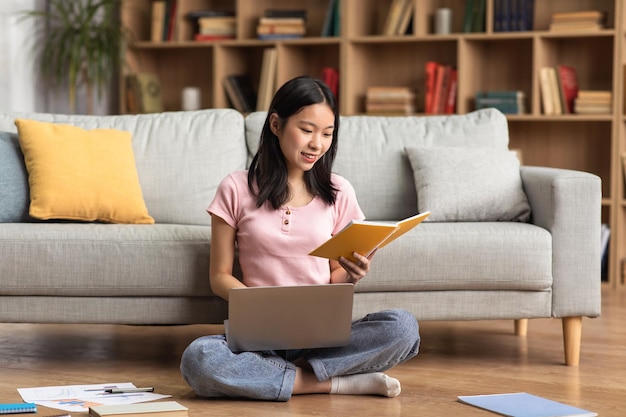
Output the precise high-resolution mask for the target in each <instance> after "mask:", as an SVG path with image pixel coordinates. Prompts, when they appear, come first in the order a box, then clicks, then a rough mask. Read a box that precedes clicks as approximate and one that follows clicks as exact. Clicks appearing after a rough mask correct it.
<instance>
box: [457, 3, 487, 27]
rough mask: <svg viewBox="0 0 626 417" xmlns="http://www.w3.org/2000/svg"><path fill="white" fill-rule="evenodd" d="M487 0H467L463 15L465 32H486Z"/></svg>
mask: <svg viewBox="0 0 626 417" xmlns="http://www.w3.org/2000/svg"><path fill="white" fill-rule="evenodd" d="M486 10H487V0H467V1H466V2H465V14H464V17H463V32H465V33H472V32H474V33H475V32H484V31H485V12H486Z"/></svg>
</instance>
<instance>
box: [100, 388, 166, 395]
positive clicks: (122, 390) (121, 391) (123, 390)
mask: <svg viewBox="0 0 626 417" xmlns="http://www.w3.org/2000/svg"><path fill="white" fill-rule="evenodd" d="M153 391H154V387H147V388H118V389H105V390H104V392H105V393H107V394H129V393H132V392H153Z"/></svg>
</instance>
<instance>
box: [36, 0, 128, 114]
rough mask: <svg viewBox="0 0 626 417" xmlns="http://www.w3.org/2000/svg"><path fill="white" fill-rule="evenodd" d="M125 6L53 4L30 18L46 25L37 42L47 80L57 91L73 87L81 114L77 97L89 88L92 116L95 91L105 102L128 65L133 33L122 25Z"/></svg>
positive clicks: (91, 0)
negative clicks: (105, 95) (129, 38)
mask: <svg viewBox="0 0 626 417" xmlns="http://www.w3.org/2000/svg"><path fill="white" fill-rule="evenodd" d="M119 7H120V0H48V2H47V5H46V9H45V10H44V11H40V10H33V11H27V12H26V15H27V16H30V17H34V18H38V19H41V20H44V21H45V26H46V28H45V30H42V31H39V32H38V33H39V35H38V36H37V37H36V39H34V41H35V42H36V43H35V47H36V48H37V52H36V54H37V61H38V66H39V68H40V69H41V74H42V76H43V77H44V79H45V80H47V81H49V82H50V85H52V86H54V87H67V88H68V92H69V106H70V111H71V112H72V113H75V112H76V93H77V90H78V89H79V88H80V87H81V86H85V89H86V93H87V112H88V113H89V114H93V107H94V99H95V95H94V90H95V89H96V88H97V91H98V95H99V97H102V95H103V92H104V91H105V89H106V87H107V86H108V85H110V82H111V81H112V79H113V76H114V74H116V73H118V71H119V68H120V65H122V63H123V60H124V48H123V47H124V46H125V45H126V42H127V31H126V30H125V29H124V28H123V27H122V25H121V22H120V19H119Z"/></svg>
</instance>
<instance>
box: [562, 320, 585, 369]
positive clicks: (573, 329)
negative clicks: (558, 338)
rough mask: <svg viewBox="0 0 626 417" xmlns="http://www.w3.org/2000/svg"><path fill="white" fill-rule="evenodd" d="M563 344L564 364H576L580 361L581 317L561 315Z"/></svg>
mask: <svg viewBox="0 0 626 417" xmlns="http://www.w3.org/2000/svg"><path fill="white" fill-rule="evenodd" d="M562 321H563V344H564V347H565V365H567V366H578V363H579V361H580V338H581V335H582V328H583V318H582V317H563V318H562Z"/></svg>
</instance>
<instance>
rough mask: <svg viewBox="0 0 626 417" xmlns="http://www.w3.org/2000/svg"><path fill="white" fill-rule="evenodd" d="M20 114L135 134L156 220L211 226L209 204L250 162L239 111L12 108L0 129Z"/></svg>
mask: <svg viewBox="0 0 626 417" xmlns="http://www.w3.org/2000/svg"><path fill="white" fill-rule="evenodd" d="M16 118H28V119H34V120H40V121H47V122H55V123H66V124H71V125H74V126H78V127H82V128H83V129H97V128H102V129H111V128H114V129H120V130H125V131H128V132H130V133H131V135H132V138H133V140H132V145H133V151H134V154H135V162H136V165H137V172H138V174H139V181H140V183H141V190H142V192H143V198H144V200H145V202H146V206H147V207H148V211H149V213H150V215H151V216H152V217H153V218H154V220H155V221H156V222H157V223H171V224H196V225H210V224H211V216H209V215H208V214H207V212H206V208H207V206H208V205H209V203H210V202H211V200H212V199H213V196H214V195H215V190H216V189H217V186H218V185H219V183H220V181H221V180H222V179H223V178H224V177H225V176H226V175H228V174H229V173H231V172H233V171H237V170H241V169H244V168H245V165H246V154H247V153H246V144H245V139H244V125H243V120H244V119H243V116H242V115H241V113H239V112H238V111H236V110H234V109H207V110H198V111H186V112H165V113H153V114H138V115H116V116H88V115H64V114H45V113H24V112H12V113H8V114H0V130H6V131H9V132H12V131H15V130H16V129H15V124H14V120H15V119H16Z"/></svg>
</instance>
